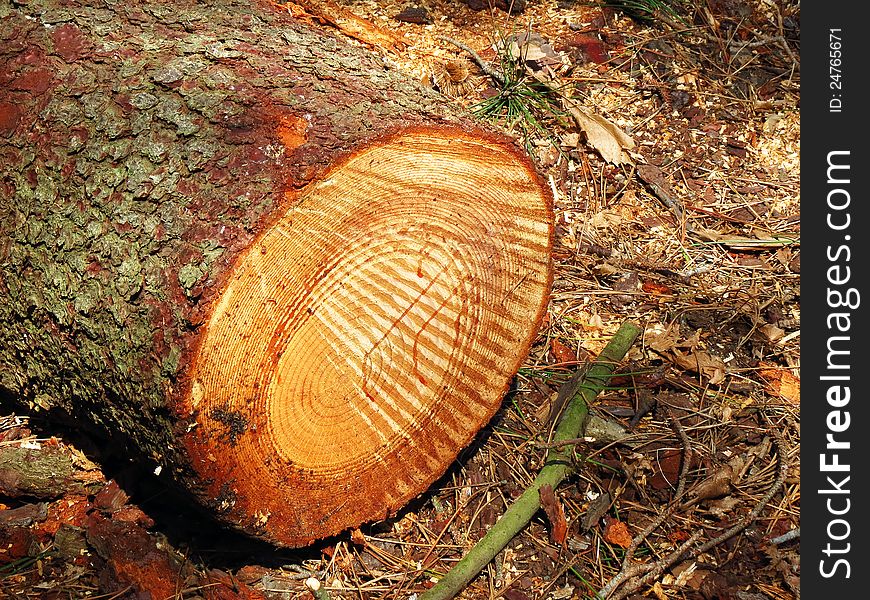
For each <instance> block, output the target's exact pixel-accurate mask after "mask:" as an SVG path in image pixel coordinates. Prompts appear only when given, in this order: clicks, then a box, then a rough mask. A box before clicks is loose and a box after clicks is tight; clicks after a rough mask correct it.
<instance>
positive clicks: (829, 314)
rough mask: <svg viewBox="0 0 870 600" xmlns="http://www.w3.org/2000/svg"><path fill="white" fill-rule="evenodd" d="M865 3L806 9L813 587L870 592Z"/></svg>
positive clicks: (808, 491)
mask: <svg viewBox="0 0 870 600" xmlns="http://www.w3.org/2000/svg"><path fill="white" fill-rule="evenodd" d="M861 5H862V3H859V2H810V3H808V4H805V5H804V6H803V7H801V8H802V11H801V13H802V14H801V231H802V236H801V263H802V264H803V270H802V271H801V384H802V385H801V387H802V389H801V591H802V592H803V594H804V597H806V598H843V599H851V598H859V597H866V594H867V588H868V583H867V581H866V578H867V574H868V569H867V564H868V562H867V548H868V547H870V538H868V530H867V527H866V523H867V522H868V516H867V515H868V510H870V504H868V501H867V499H868V493H867V487H868V483H870V453H868V446H870V444H868V440H870V416H868V411H867V404H868V403H867V398H868V396H870V387H868V384H867V381H868V380H867V378H866V376H867V375H868V371H865V370H864V369H865V368H866V365H867V355H868V347H870V338H868V335H867V327H866V323H867V317H866V313H867V310H868V309H870V289H868V284H867V281H868V278H870V256H868V248H870V243H868V238H870V231H868V226H870V216H868V215H867V211H866V210H864V209H865V206H864V202H865V201H866V199H867V191H866V190H867V185H866V181H867V179H868V178H870V164H868V162H867V151H866V150H865V148H866V146H867V143H868V140H867V135H866V129H867V127H866V123H867V118H866V114H867V99H866V97H865V96H864V87H865V84H864V83H863V82H862V79H864V78H865V77H866V73H867V67H866V61H867V54H868V51H870V32H868V29H867V27H866V22H865V21H864V20H863V19H862V18H861V17H860V16H859V14H858V12H859V10H858V9H859V7H860V6H861Z"/></svg>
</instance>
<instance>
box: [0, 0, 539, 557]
mask: <svg viewBox="0 0 870 600" xmlns="http://www.w3.org/2000/svg"><path fill="white" fill-rule="evenodd" d="M551 241H552V204H551V198H550V196H549V192H548V189H547V188H546V186H543V185H542V184H541V182H540V180H539V178H538V176H537V174H536V172H535V170H534V168H533V166H532V165H531V163H530V162H529V161H528V160H527V158H526V157H525V155H524V154H523V153H522V152H521V151H519V150H518V149H517V148H516V147H515V145H514V143H513V142H512V141H511V140H510V139H509V138H507V137H505V136H503V135H500V134H498V133H495V132H492V131H489V130H488V129H482V128H480V127H479V126H478V125H477V124H475V123H474V122H472V121H471V120H469V119H468V118H467V117H465V116H462V115H459V114H454V111H453V110H452V109H450V108H448V107H447V106H446V104H445V103H444V101H443V100H442V99H441V98H440V97H438V96H437V95H436V94H435V93H434V92H431V91H428V90H425V89H422V88H420V87H419V86H417V85H416V84H414V83H412V82H409V81H408V80H407V78H406V77H405V76H404V75H402V74H400V73H398V72H396V71H394V70H391V69H390V68H388V67H387V66H386V65H385V64H384V63H383V62H382V61H381V60H380V59H378V58H376V57H374V56H372V55H371V54H370V53H369V52H368V51H366V50H364V49H360V48H357V47H354V46H351V45H349V44H348V43H346V42H342V41H340V40H338V39H336V38H334V37H331V36H330V35H328V34H327V33H324V32H319V31H317V30H312V29H310V27H309V26H306V25H304V24H301V23H299V22H297V21H295V20H293V18H292V17H291V16H290V15H289V14H288V13H287V12H286V11H285V10H284V9H282V8H281V7H280V6H278V5H275V4H271V3H266V2H262V3H259V2H256V1H255V2H253V3H252V2H247V1H245V2H240V1H221V2H213V3H197V2H191V1H188V0H173V1H167V2H160V1H157V2H126V3H124V2H105V1H104V0H99V1H93V2H88V1H86V2H74V3H70V2H66V1H63V0H44V1H34V2H26V3H13V5H12V8H9V7H8V6H7V7H6V8H3V7H2V6H0V390H6V392H7V394H10V393H11V394H12V395H13V396H15V397H16V398H18V399H19V400H20V401H21V402H24V403H26V404H27V405H28V406H30V407H32V408H34V409H44V410H58V411H60V412H63V413H68V414H70V415H72V416H74V417H75V418H76V419H79V420H81V422H82V423H89V424H91V425H94V426H96V427H98V428H99V430H100V431H102V432H105V433H107V434H110V435H113V436H115V437H116V438H118V439H123V440H125V441H126V442H128V447H129V448H130V449H131V451H134V452H136V453H137V454H136V456H137V457H138V458H139V460H140V461H142V464H144V465H146V466H148V468H153V469H155V470H156V471H157V472H159V473H161V477H168V478H169V480H171V481H173V482H174V483H176V484H180V485H181V486H183V487H184V488H186V489H187V490H189V491H190V492H191V493H192V495H193V496H195V497H196V498H198V499H199V501H200V502H201V503H202V504H203V505H204V506H205V507H206V508H207V509H209V510H210V511H212V512H213V513H214V514H215V515H216V516H218V517H219V518H220V519H221V520H222V521H224V522H226V523H228V524H230V525H232V526H234V527H236V528H238V529H240V530H242V531H245V532H247V533H249V534H251V535H255V536H257V537H260V538H262V539H266V540H269V541H271V542H273V543H275V544H279V545H285V546H301V545H305V544H308V543H310V542H312V541H313V540H316V539H319V538H322V537H325V536H328V535H331V534H335V533H337V532H340V531H342V530H344V529H346V528H348V527H353V526H357V525H359V524H361V523H364V522H369V521H373V520H377V519H381V518H384V517H386V516H388V515H390V514H393V513H394V512H395V511H396V510H398V509H399V508H400V507H402V506H403V505H404V504H406V503H407V502H408V500H410V499H411V498H413V497H414V496H416V495H418V494H420V493H421V492H423V491H424V490H425V489H426V488H427V487H428V486H429V485H430V484H431V483H432V482H433V481H435V479H437V478H438V477H439V476H440V475H441V474H443V473H444V471H445V470H446V469H447V467H448V466H449V465H450V463H451V462H452V461H453V460H454V459H455V457H456V455H457V453H458V452H459V450H460V449H462V448H463V447H464V446H466V445H467V444H468V443H469V442H470V441H471V440H472V438H473V437H474V435H475V434H476V432H477V431H478V430H479V429H480V428H481V427H482V426H483V425H485V424H486V423H487V422H488V420H489V419H490V418H491V417H492V415H493V414H494V413H495V411H496V410H497V409H498V407H499V405H500V403H501V400H502V397H503V395H504V393H505V391H506V390H507V388H508V385H509V383H510V380H511V378H512V377H513V376H514V375H515V373H516V371H517V369H518V368H519V366H520V365H521V364H522V362H523V360H524V359H525V357H526V355H527V353H528V351H529V348H530V345H531V343H532V342H533V340H534V338H535V335H536V332H537V328H538V326H539V324H540V321H541V318H542V316H543V313H544V310H545V307H546V304H547V300H548V295H549V288H550V284H551V279H552V268H551V258H550V249H551Z"/></svg>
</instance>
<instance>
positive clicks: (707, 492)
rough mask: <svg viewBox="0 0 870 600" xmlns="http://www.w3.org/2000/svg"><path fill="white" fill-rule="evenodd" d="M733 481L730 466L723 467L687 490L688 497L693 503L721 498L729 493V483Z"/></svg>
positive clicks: (732, 472)
mask: <svg viewBox="0 0 870 600" xmlns="http://www.w3.org/2000/svg"><path fill="white" fill-rule="evenodd" d="M733 480H734V469H733V468H732V467H731V465H725V466H724V467H722V468H721V469H719V470H718V471H715V472H714V473H713V474H712V475H710V476H709V477H707V478H706V479H704V480H703V481H701V482H700V483H698V484H697V485H695V486H693V487H692V489H690V490H689V496H690V497H691V498H692V501H694V502H700V501H702V500H710V499H712V498H721V497H722V496H724V495H726V494H727V493H728V492H730V491H731V483H732V481H733Z"/></svg>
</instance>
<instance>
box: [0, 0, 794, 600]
mask: <svg viewBox="0 0 870 600" xmlns="http://www.w3.org/2000/svg"><path fill="white" fill-rule="evenodd" d="M469 4H470V5H472V6H473V5H475V4H480V5H482V6H485V5H486V4H487V2H486V0H482V1H479V2H474V1H472V0H469V1H468V2H465V3H463V2H457V1H455V0H450V1H448V0H420V2H418V3H408V2H405V1H404V0H403V1H398V0H388V1H385V2H375V1H352V0H345V1H342V2H336V3H331V2H299V3H298V5H299V6H293V7H291V9H292V10H294V11H297V13H298V14H299V15H300V18H310V19H313V20H315V21H317V18H316V15H317V14H318V12H317V11H318V10H325V11H326V12H324V13H320V15H321V16H322V17H324V19H321V20H325V21H331V24H329V23H327V26H328V27H336V28H337V30H338V31H337V33H338V34H339V35H347V34H351V35H354V36H355V37H356V38H357V39H356V40H355V42H354V43H361V44H367V45H371V42H372V38H371V35H372V34H373V32H374V33H377V34H378V35H382V37H380V38H379V39H380V40H381V42H375V48H374V49H375V51H377V52H379V53H381V54H382V55H383V57H384V60H385V61H386V62H387V63H388V64H391V65H392V66H393V67H394V68H397V69H400V70H403V71H404V72H406V73H407V75H408V77H409V78H412V79H416V80H419V81H421V82H423V83H424V84H425V85H429V86H433V87H435V88H436V89H437V90H438V91H440V92H441V93H442V94H444V96H445V101H447V102H455V103H458V104H461V105H463V106H466V107H468V108H469V109H470V110H474V111H477V112H478V113H479V114H481V118H489V119H491V120H493V121H494V122H495V123H497V124H499V125H500V126H501V127H504V128H506V129H508V130H510V131H512V132H513V134H514V135H515V136H516V137H517V139H518V140H520V141H521V143H523V144H524V145H525V146H526V148H527V149H528V150H529V152H530V154H531V156H532V157H533V159H534V161H535V162H536V164H537V166H538V167H539V170H540V172H541V173H542V174H543V177H544V180H545V181H546V182H547V184H548V185H549V186H550V187H551V189H552V191H553V194H554V196H555V209H556V251H555V261H556V262H555V280H554V289H553V294H552V301H551V303H550V306H549V312H548V315H547V318H546V321H545V325H544V327H543V328H542V329H541V331H540V335H539V337H538V340H537V342H536V343H535V344H534V346H533V347H532V351H531V354H530V355H529V357H528V360H527V361H526V363H525V365H524V366H523V368H522V369H521V370H520V373H519V375H518V376H517V378H516V383H515V387H514V389H513V390H512V391H511V393H510V394H509V395H508V397H507V398H506V400H505V402H504V405H503V407H502V409H501V411H500V412H499V413H498V414H497V416H496V418H495V419H494V420H493V422H492V423H490V425H489V426H488V427H487V428H486V429H485V431H484V432H482V434H481V435H480V436H479V437H478V439H477V441H476V442H475V443H474V445H473V446H472V447H470V448H468V449H466V450H465V451H463V453H462V454H461V456H460V458H459V460H457V462H456V463H455V465H454V466H453V467H452V468H451V469H450V470H449V471H448V472H447V474H446V475H445V476H444V477H442V478H441V479H440V480H439V481H438V482H437V483H436V484H435V485H434V486H433V487H432V488H431V489H430V490H429V491H428V492H427V493H426V494H424V495H423V496H421V497H420V498H419V499H417V500H416V501H414V502H413V503H412V504H411V505H410V506H408V507H407V508H406V509H405V510H403V511H402V512H401V513H400V514H398V515H397V516H395V517H394V518H391V519H389V520H387V521H384V522H381V523H376V524H373V525H369V526H366V527H363V528H361V529H360V530H357V531H354V532H352V533H349V534H347V535H344V536H340V537H338V538H335V539H331V540H327V541H325V542H323V543H321V544H318V545H316V546H313V547H311V548H308V549H305V550H300V551H289V550H287V551H277V552H276V551H275V550H274V549H271V548H266V547H264V546H263V545H260V544H258V543H255V542H252V541H249V540H247V539H244V538H241V537H240V536H238V537H237V536H234V535H232V534H227V533H225V532H221V531H220V530H217V529H216V528H215V527H213V526H211V525H209V524H208V523H207V522H205V521H204V520H203V521H199V520H197V519H194V518H191V517H189V516H181V515H178V514H177V511H176V508H177V502H176V499H175V498H173V497H171V495H170V493H168V492H166V491H165V490H162V489H161V488H160V487H158V486H157V485H156V484H154V483H153V482H151V481H150V480H149V479H148V478H147V477H143V476H142V475H141V474H140V473H137V472H135V470H133V469H132V468H131V467H130V466H129V465H126V464H123V463H120V462H119V461H117V460H113V459H112V457H111V456H108V455H105V454H104V456H105V462H100V465H99V467H98V466H97V465H95V464H93V463H91V462H90V460H88V459H86V458H84V454H87V455H88V456H91V454H90V453H89V450H90V449H89V448H88V447H87V444H88V442H87V440H71V439H63V438H61V439H57V438H53V437H51V436H52V433H53V432H52V431H50V430H46V429H44V428H42V426H41V425H40V424H39V423H34V422H29V421H28V419H27V418H26V416H22V415H17V416H15V415H10V416H6V417H5V418H3V419H0V444H13V443H14V444H18V445H21V444H22V443H25V444H29V445H31V446H32V447H35V448H40V447H48V448H54V449H60V448H63V449H64V451H65V452H68V453H69V455H70V456H73V457H74V462H75V463H76V465H77V468H78V469H79V471H80V473H79V475H77V476H76V477H77V478H78V479H79V480H81V481H82V486H83V487H81V488H79V490H78V491H79V493H78V494H70V495H67V496H65V497H63V498H59V499H54V500H50V501H46V502H40V503H27V502H22V501H18V500H15V499H7V500H4V499H3V498H2V497H0V515H4V516H3V517H2V518H0V530H4V531H7V532H9V531H14V532H15V537H14V539H10V541H9V542H8V546H6V548H5V549H4V550H3V552H5V553H6V554H5V558H4V556H2V555H0V596H3V595H4V594H6V595H8V597H12V598H145V597H147V596H144V595H139V592H140V590H144V589H147V582H148V581H149V578H151V579H153V580H154V581H157V580H159V579H160V578H161V577H163V575H165V574H166V573H170V574H172V581H173V583H172V584H171V585H170V587H166V586H165V585H164V584H163V583H161V584H156V583H155V584H154V587H153V589H151V590H150V591H151V592H152V594H151V597H152V598H154V599H155V600H157V599H158V598H159V600H165V599H166V598H185V599H191V598H227V599H229V598H252V599H253V598H261V599H262V598H265V599H269V600H271V599H281V600H284V599H291V598H310V597H311V595H312V592H311V591H310V590H309V588H308V587H306V583H305V582H306V580H307V579H309V578H311V577H314V578H316V579H318V580H319V581H320V582H322V586H323V588H322V589H324V590H326V591H328V594H329V595H330V596H331V597H333V598H346V599H351V598H359V599H364V600H368V599H375V598H384V599H403V600H404V599H409V598H412V597H414V595H415V594H419V593H421V592H422V591H424V590H425V589H427V588H429V587H431V586H432V584H433V582H434V581H436V580H437V579H438V578H439V577H440V576H441V575H443V574H444V573H445V572H447V571H448V570H449V569H450V568H451V566H452V565H454V564H455V563H456V561H457V560H458V559H459V558H460V557H461V556H462V555H463V554H464V553H466V552H467V551H468V550H469V549H470V548H471V547H472V546H473V545H474V544H475V543H476V542H477V541H478V540H479V539H480V538H481V537H482V536H483V535H484V533H485V532H486V531H487V529H488V528H489V527H490V526H491V525H492V524H493V523H495V522H496V520H497V519H498V517H499V515H501V514H502V513H503V512H504V510H505V509H506V507H507V506H508V505H509V504H510V503H511V502H512V500H513V499H515V498H516V497H517V496H518V495H519V494H520V493H521V492H522V490H523V489H525V488H526V487H527V486H528V485H529V483H530V482H531V480H532V479H533V477H534V475H535V473H536V472H537V471H538V470H539V468H540V467H541V464H542V461H543V459H544V456H545V454H546V452H547V450H548V447H547V444H546V442H547V439H548V434H549V433H550V431H551V430H552V426H553V421H554V418H555V416H556V415H557V414H558V409H559V407H556V406H554V404H553V400H554V399H555V397H556V393H557V391H558V389H559V386H560V385H561V383H563V382H564V381H565V380H567V379H568V378H569V377H570V376H571V374H572V373H573V372H574V371H575V370H576V369H577V368H578V366H579V365H581V364H583V363H585V362H587V361H588V360H590V359H592V358H594V357H595V356H597V354H598V353H599V352H600V351H601V349H602V348H603V347H604V346H605V344H606V343H607V342H608V340H609V339H610V337H611V336H612V335H613V333H614V332H615V331H616V330H617V329H618V328H619V327H620V325H621V324H622V323H624V322H626V321H629V322H632V323H635V324H637V325H639V326H640V327H641V328H642V331H643V333H642V335H641V337H640V338H639V339H638V341H637V342H636V343H635V345H634V346H633V347H632V349H631V350H630V352H629V354H628V355H627V357H626V361H625V364H624V365H623V366H622V367H621V369H620V373H619V374H618V376H617V377H614V378H613V379H612V380H611V382H610V385H609V386H608V388H607V389H606V390H605V391H604V392H603V393H602V394H600V395H599V397H598V398H597V399H596V401H595V402H594V404H593V407H592V408H593V411H594V412H596V413H597V414H599V415H601V416H603V417H606V418H608V419H609V420H611V421H612V422H616V423H618V424H619V425H621V427H622V429H623V435H621V436H620V437H619V438H614V439H610V440H607V439H602V438H601V437H599V438H597V439H593V438H591V437H590V438H589V439H584V440H581V441H580V443H577V444H576V445H575V446H574V457H575V464H574V468H573V471H572V474H571V475H570V477H569V478H568V479H567V480H566V481H564V482H563V483H562V485H560V486H559V487H558V488H557V489H556V490H555V494H553V496H552V497H548V499H547V500H546V501H545V502H544V508H545V510H542V511H540V513H539V514H538V515H536V516H535V518H533V520H532V522H531V523H530V524H529V525H528V526H527V527H526V528H524V529H523V531H522V532H521V533H520V534H519V535H517V536H516V537H515V538H514V539H513V540H512V541H511V542H510V543H509V544H508V546H507V547H506V548H505V549H504V550H503V551H502V552H501V553H500V554H499V555H498V556H497V558H496V559H495V560H494V561H492V562H491V563H490V564H489V565H488V566H487V567H486V568H485V569H484V570H483V572H482V573H481V574H480V575H479V576H477V577H476V578H475V579H474V580H473V581H472V582H471V584H470V585H469V586H468V587H467V588H466V589H465V590H464V591H463V592H462V594H461V597H462V598H467V599H484V598H489V599H492V598H499V597H503V598H506V599H507V600H541V599H552V600H561V599H569V598H577V599H587V598H594V597H595V594H596V593H597V592H598V591H599V590H602V589H607V590H609V591H610V592H611V595H610V596H608V597H609V598H658V599H659V600H664V599H666V598H667V599H677V598H679V599H691V600H712V599H721V600H763V599H772V600H793V599H796V598H799V597H800V589H799V583H798V581H799V579H798V578H799V573H800V556H799V547H798V544H799V527H800V481H799V474H800V464H799V453H800V452H799V451H800V408H799V401H800V381H799V366H800V355H799V341H800V289H799V285H800V223H799V217H800V185H799V182H800V170H799V158H800V137H799V133H800V113H799V107H800V96H799V83H800V65H799V62H798V61H799V59H798V55H799V44H798V41H797V40H798V38H799V29H798V27H799V26H798V23H799V18H800V15H799V3H798V2H793V1H785V0H764V1H761V2H739V1H737V0H707V1H706V2H702V3H695V4H692V6H691V8H689V7H688V5H684V4H674V6H676V7H677V8H676V11H675V13H673V14H669V13H658V14H655V15H652V16H650V17H649V18H647V19H644V18H643V15H642V14H636V15H634V16H630V15H628V14H626V12H624V11H623V10H619V9H615V8H603V7H602V6H600V5H596V4H594V3H587V2H576V1H571V0H528V2H524V3H523V4H526V6H525V7H524V10H522V11H516V12H515V14H511V13H509V12H507V11H505V10H503V9H500V8H484V9H483V10H474V9H473V8H471V7H470V6H468V5H469ZM496 4H498V2H496ZM614 4H616V3H614ZM622 4H623V6H633V5H640V4H656V5H663V4H662V3H661V2H652V3H649V2H647V3H642V2H624V3H622ZM672 4H673V3H672ZM300 6H302V7H305V9H306V10H305V11H302V10H301V9H300ZM409 8H416V9H417V10H408V9H409ZM421 8H422V9H423V10H419V9H421ZM342 11H347V12H348V13H350V14H352V15H356V16H357V17H362V18H363V19H366V20H367V22H368V25H365V24H364V25H363V27H362V28H361V29H360V28H359V23H356V24H354V23H352V22H349V21H348V20H347V19H345V18H343V17H342V15H343V13H342ZM303 12H307V13H313V14H314V15H315V16H311V15H310V14H309V16H306V15H305V14H303ZM345 16H346V14H345ZM326 17H329V18H326ZM348 23H350V25H349V24H348ZM354 32H356V33H354ZM366 40H368V41H366ZM384 40H387V42H386V44H385V43H384ZM455 42H459V44H456V43H455ZM461 46H464V47H465V48H463V47H461ZM469 50H472V51H473V52H474V54H476V55H477V56H478V58H479V59H480V61H481V62H484V63H486V64H487V65H488V68H489V69H490V70H492V71H494V72H496V75H499V74H500V75H502V76H503V79H504V80H506V81H503V82H502V83H501V84H499V83H498V82H497V81H496V80H494V79H493V77H492V76H491V75H488V74H487V73H485V72H483V71H482V70H481V68H480V66H479V65H478V64H477V62H476V59H475V58H474V57H473V56H472V53H471V52H469ZM508 87H510V89H509V90H508V89H507V88H508ZM484 112H488V116H486V115H484V114H483V113H484ZM0 416H2V415H0ZM80 451H84V454H82V453H81V452H80ZM82 473H84V474H85V475H82ZM82 490H87V491H88V493H82ZM94 490H97V491H96V492H95V491H94ZM679 492H682V493H681V494H679ZM4 502H5V504H3V503H4ZM2 509H5V510H2ZM75 518H79V519H80V521H81V522H82V523H86V525H83V526H82V527H68V526H64V523H66V522H68V521H70V520H75ZM119 524H120V525H119ZM4 528H5V529H4ZM46 531H50V532H51V535H50V536H48V537H46V536H45V535H44V534H45V532H46ZM27 532H30V533H29V534H28V533H27ZM40 532H41V533H40ZM790 532H791V533H790ZM796 534H797V535H796ZM624 565H625V566H626V567H629V569H628V571H627V572H625V573H623V575H621V576H619V578H618V579H616V580H614V578H616V577H617V575H618V574H619V573H620V570H621V569H623V566H624ZM647 574H648V576H647ZM143 582H146V583H143ZM143 586H144V587H143ZM155 590H162V591H155Z"/></svg>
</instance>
